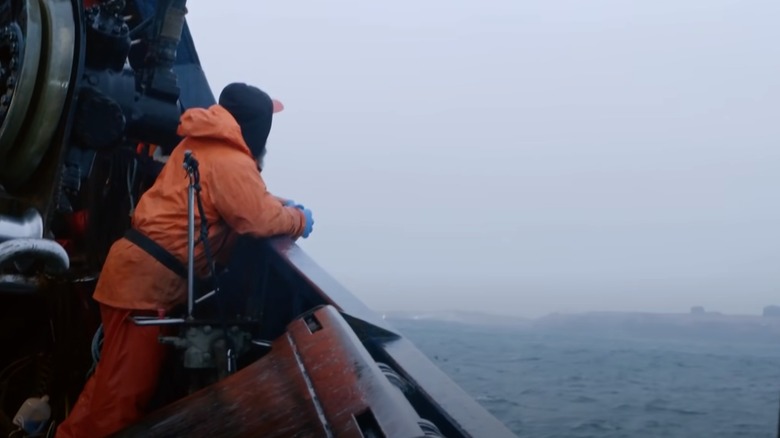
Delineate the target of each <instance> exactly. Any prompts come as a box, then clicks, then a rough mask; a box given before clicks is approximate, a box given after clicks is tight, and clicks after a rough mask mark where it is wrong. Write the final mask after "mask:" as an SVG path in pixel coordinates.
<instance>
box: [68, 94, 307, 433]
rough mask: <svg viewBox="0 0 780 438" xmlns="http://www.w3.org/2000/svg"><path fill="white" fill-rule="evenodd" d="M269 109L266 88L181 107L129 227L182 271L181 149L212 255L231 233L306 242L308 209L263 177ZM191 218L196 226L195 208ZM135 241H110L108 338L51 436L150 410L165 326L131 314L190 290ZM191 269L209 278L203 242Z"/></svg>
mask: <svg viewBox="0 0 780 438" xmlns="http://www.w3.org/2000/svg"><path fill="white" fill-rule="evenodd" d="M275 107H276V108H278V107H279V105H278V104H277V103H274V101H273V100H272V99H270V98H269V97H268V95H267V94H266V93H264V92H263V91H261V90H259V89H257V88H255V87H252V86H248V85H245V84H230V85H228V86H227V87H225V89H224V90H223V91H222V94H221V95H220V98H219V104H218V105H213V106H211V107H210V108H208V109H204V108H195V109H190V110H187V111H186V112H185V113H184V114H183V115H182V117H181V123H180V125H179V128H178V132H179V135H180V136H182V137H184V140H182V142H181V143H180V144H179V145H178V146H177V147H176V148H175V149H174V150H173V152H171V156H170V158H169V159H168V161H167V163H166V164H165V166H164V167H163V169H162V171H161V172H160V175H159V176H158V177H157V180H156V181H155V183H154V184H153V185H152V187H150V188H149V190H148V191H147V192H146V193H144V195H143V196H142V197H141V199H140V202H139V203H138V206H137V208H136V210H135V213H134V215H133V221H132V222H133V228H134V229H135V230H136V231H137V232H140V234H141V235H142V236H146V237H147V238H149V239H151V241H153V242H155V243H156V244H157V245H159V248H162V249H164V250H165V251H167V253H168V254H169V255H171V256H173V257H175V259H176V260H177V261H178V263H180V264H183V265H185V266H186V261H187V255H186V254H187V202H188V198H187V186H188V184H189V179H188V178H187V173H186V170H185V169H184V168H183V166H182V163H183V159H184V152H185V151H186V150H191V151H192V155H193V156H194V157H195V158H196V159H197V160H198V162H199V170H200V183H201V187H202V191H201V196H202V199H203V208H204V211H205V216H206V219H207V221H208V223H209V224H210V225H211V226H210V227H209V231H208V237H209V242H210V245H211V248H212V251H213V253H214V255H215V257H216V258H218V259H219V258H222V257H224V256H225V254H226V253H227V252H229V248H230V247H231V246H232V241H233V240H234V239H233V237H234V236H235V235H236V234H249V235H253V236H257V237H268V236H274V235H285V234H286V235H289V236H291V237H293V238H298V237H304V238H306V237H308V235H309V233H311V231H312V225H313V220H312V215H311V211H310V210H308V209H306V208H304V207H303V206H300V205H298V206H291V205H289V203H287V204H285V203H283V201H281V200H280V199H279V198H277V197H275V196H273V195H271V194H270V193H269V192H268V190H267V189H266V185H265V183H264V182H263V179H262V177H261V174H260V171H259V168H260V167H261V160H262V157H263V156H264V154H265V143H266V139H267V138H268V134H269V132H270V130H271V122H272V118H273V113H274V108H275ZM195 221H196V229H197V224H199V223H200V215H199V213H198V209H197V208H195ZM128 236H130V234H128ZM196 237H197V236H196ZM131 240H132V241H131ZM134 242H138V241H137V240H134V239H132V238H131V239H130V240H128V238H127V237H125V238H122V239H120V240H118V241H116V242H115V243H114V244H113V246H112V247H111V250H110V251H109V254H108V257H107V259H106V262H105V264H104V266H103V271H102V273H101V276H100V279H99V281H98V284H97V287H96V288H95V294H94V298H95V300H96V301H98V302H99V304H100V313H101V318H102V321H103V332H104V336H103V348H102V351H101V357H100V361H99V362H98V365H97V368H96V369H95V373H94V374H93V375H92V377H90V379H89V380H88V381H87V383H86V385H85V387H84V390H83V391H82V393H81V396H80V397H79V399H78V401H77V402H76V405H75V406H74V408H73V411H72V412H71V414H70V415H69V416H68V418H67V419H66V420H65V421H64V422H63V423H62V424H61V425H60V426H59V428H58V429H57V435H56V436H57V437H61V438H68V437H87V438H99V437H104V436H107V435H110V434H113V433H115V432H117V431H119V430H121V429H122V428H124V427H126V426H128V425H130V424H131V423H133V422H135V421H137V420H139V419H140V418H141V417H142V416H143V415H144V414H145V413H146V412H145V409H146V406H147V405H148V403H149V402H150V400H151V398H152V396H153V394H154V392H155V390H156V387H157V383H158V378H159V374H160V369H161V367H162V363H163V360H164V356H165V353H166V347H165V346H163V345H161V344H160V343H159V342H158V340H157V336H158V335H159V334H160V330H161V329H160V327H159V326H158V327H155V326H145V327H144V326H136V325H135V324H134V323H133V322H132V321H131V320H130V319H129V317H131V316H134V315H155V314H157V313H158V312H161V311H167V310H170V309H171V308H173V307H174V306H177V305H179V304H182V303H184V302H185V301H186V298H187V297H186V295H187V293H186V291H187V284H186V279H185V278H182V276H181V274H180V273H179V274H177V273H175V272H174V270H173V269H170V268H168V267H166V265H164V264H163V263H162V262H161V260H162V258H159V257H157V258H155V257H153V256H152V255H151V253H150V252H147V251H145V250H144V249H142V248H141V247H140V246H138V243H134ZM142 246H143V245H142ZM147 249H148V247H147ZM195 267H196V271H197V272H196V273H197V275H198V276H201V277H203V276H205V275H207V273H208V272H209V270H208V264H207V262H206V260H205V253H204V251H203V245H201V244H198V245H196V251H195Z"/></svg>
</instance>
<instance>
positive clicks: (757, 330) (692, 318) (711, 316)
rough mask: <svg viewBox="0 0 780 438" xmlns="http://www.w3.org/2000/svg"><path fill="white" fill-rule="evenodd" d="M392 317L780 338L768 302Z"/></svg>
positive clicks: (779, 321)
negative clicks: (676, 309) (742, 311)
mask: <svg viewBox="0 0 780 438" xmlns="http://www.w3.org/2000/svg"><path fill="white" fill-rule="evenodd" d="M383 317H384V318H386V319H387V320H389V321H390V322H392V321H393V320H406V321H408V320H417V321H435V322H448V323H457V324H470V325H479V326H490V327H505V328H517V329H531V330H543V331H551V332H566V333H579V334H584V335H598V336H631V337H648V338H659V337H663V338H675V339H679V338H697V339H711V338H718V339H721V340H723V339H734V340H737V339H739V340H756V341H767V340H772V341H773V340H777V341H778V342H780V306H774V305H771V306H766V307H765V308H764V309H763V311H762V313H761V314H757V315H728V314H723V313H720V312H711V311H707V310H706V309H704V308H703V307H701V306H694V307H691V308H690V309H689V311H688V312H686V313H682V312H681V313H650V312H599V311H594V312H584V313H553V314H550V315H547V316H543V317H541V318H535V319H531V318H520V317H511V316H499V315H491V314H488V313H479V312H459V311H442V312H408V311H403V312H401V311H389V312H384V313H383Z"/></svg>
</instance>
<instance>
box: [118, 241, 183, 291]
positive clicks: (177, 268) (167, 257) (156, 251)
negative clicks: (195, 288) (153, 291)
mask: <svg viewBox="0 0 780 438" xmlns="http://www.w3.org/2000/svg"><path fill="white" fill-rule="evenodd" d="M125 239H127V240H129V241H131V242H133V243H134V244H135V245H136V246H138V247H139V248H141V249H142V250H144V251H146V252H147V253H148V254H149V255H150V256H152V257H154V258H155V260H157V261H158V262H160V263H162V264H163V265H164V266H165V267H166V268H168V269H170V270H171V271H173V272H174V273H175V274H176V275H178V276H179V277H181V278H183V279H185V280H186V279H187V269H186V268H185V267H184V264H182V263H181V262H180V261H179V259H177V258H176V257H174V255H173V254H171V253H170V252H168V250H166V249H165V248H163V247H162V246H160V245H159V244H158V243H157V242H155V241H154V240H152V239H151V238H149V237H148V236H146V235H145V234H143V233H142V232H140V231H138V230H137V229H135V228H130V229H128V230H127V232H125Z"/></svg>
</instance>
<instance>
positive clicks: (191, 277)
mask: <svg viewBox="0 0 780 438" xmlns="http://www.w3.org/2000/svg"><path fill="white" fill-rule="evenodd" d="M187 152H189V151H187ZM187 190H188V193H187V196H188V202H187V316H189V317H192V309H193V307H194V306H195V181H193V180H192V176H190V185H189V187H188V189H187Z"/></svg>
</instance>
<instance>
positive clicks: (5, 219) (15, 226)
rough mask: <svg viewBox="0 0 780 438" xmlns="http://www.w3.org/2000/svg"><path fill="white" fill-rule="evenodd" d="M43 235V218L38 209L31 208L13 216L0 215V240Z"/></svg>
mask: <svg viewBox="0 0 780 438" xmlns="http://www.w3.org/2000/svg"><path fill="white" fill-rule="evenodd" d="M42 237H43V218H41V215H40V213H38V210H36V209H34V208H31V209H29V210H27V211H25V212H24V214H23V215H22V216H21V217H19V218H15V217H13V216H7V215H0V242H5V241H7V240H11V239H40V238H42Z"/></svg>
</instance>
